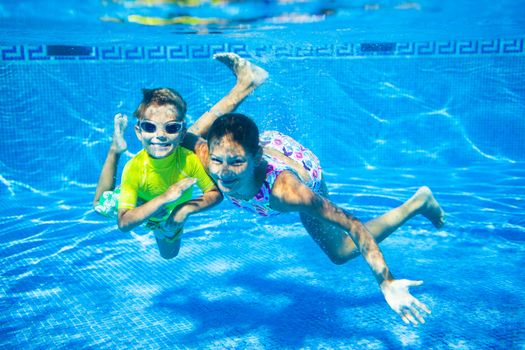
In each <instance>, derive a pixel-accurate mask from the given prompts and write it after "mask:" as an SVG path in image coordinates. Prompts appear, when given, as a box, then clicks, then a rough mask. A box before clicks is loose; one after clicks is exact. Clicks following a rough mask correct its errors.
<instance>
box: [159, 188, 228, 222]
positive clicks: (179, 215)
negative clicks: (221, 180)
mask: <svg viewBox="0 0 525 350" xmlns="http://www.w3.org/2000/svg"><path fill="white" fill-rule="evenodd" d="M222 199H223V196H222V193H221V192H220V191H219V190H218V189H217V188H216V187H213V188H212V189H211V190H209V191H207V192H205V193H204V194H203V195H202V196H200V197H198V198H195V199H192V200H190V201H187V202H184V203H181V204H179V205H178V206H177V207H176V208H175V209H173V211H172V212H171V214H170V216H169V218H168V219H167V220H166V224H165V226H166V229H168V230H169V231H172V232H176V231H177V230H176V229H177V228H178V227H181V226H183V225H184V222H185V221H186V219H187V218H188V217H189V216H190V215H193V214H196V213H199V212H201V211H203V210H206V209H209V208H211V207H213V206H214V205H217V204H219V203H220V202H221V201H222Z"/></svg>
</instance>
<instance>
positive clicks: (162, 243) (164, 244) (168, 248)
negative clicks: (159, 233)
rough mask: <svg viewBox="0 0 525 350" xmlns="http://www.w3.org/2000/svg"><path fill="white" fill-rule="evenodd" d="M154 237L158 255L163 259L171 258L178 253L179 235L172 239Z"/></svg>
mask: <svg viewBox="0 0 525 350" xmlns="http://www.w3.org/2000/svg"><path fill="white" fill-rule="evenodd" d="M155 238H156V240H157V246H158V247H159V252H160V256H162V257H163V258H164V259H173V258H174V257H176V256H177V255H178V254H179V250H180V241H181V239H180V237H179V238H178V239H175V240H173V241H171V240H166V239H164V238H158V237H155Z"/></svg>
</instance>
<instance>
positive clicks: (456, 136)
mask: <svg viewBox="0 0 525 350" xmlns="http://www.w3.org/2000/svg"><path fill="white" fill-rule="evenodd" d="M194 38H196V39H194V41H195V43H194V42H191V43H180V44H176V45H152V46H137V45H126V44H122V45H121V44H118V45H107V46H105V45H98V46H80V45H3V46H0V76H1V77H2V79H1V86H2V91H3V98H2V99H3V101H4V102H3V106H2V109H1V112H0V113H1V115H0V118H1V120H2V122H3V126H4V133H5V135H10V137H4V138H2V139H1V140H0V147H1V148H2V152H1V158H0V167H1V168H0V171H1V174H2V177H3V183H4V186H2V192H3V193H4V194H6V193H7V192H13V191H16V190H15V189H14V187H17V186H18V187H20V186H22V187H26V188H33V189H41V190H57V189H61V188H63V187H64V186H66V187H67V186H68V185H69V184H75V183H77V184H84V185H85V184H92V183H93V182H94V181H96V178H97V176H98V171H99V169H100V166H101V163H102V161H103V159H104V155H105V152H106V150H107V146H108V144H109V141H110V136H111V132H112V116H113V114H114V113H116V112H123V113H127V114H128V115H131V114H132V112H133V110H134V108H135V107H136V105H137V104H138V102H139V101H140V98H141V96H140V94H141V93H140V90H141V88H144V87H149V88H151V87H158V86H170V87H173V88H175V89H177V90H179V92H181V94H182V95H183V96H184V97H185V98H186V100H187V101H188V104H189V113H188V115H189V119H190V121H194V120H195V119H196V118H197V117H198V116H199V115H200V114H201V113H203V112H204V111H206V110H207V109H209V108H210V107H211V106H212V105H213V103H214V102H215V101H217V100H218V99H219V98H220V97H221V96H222V95H224V94H225V93H226V91H227V90H228V89H229V88H231V87H232V86H233V83H234V78H233V75H231V74H230V73H229V72H228V71H227V69H226V68H225V67H223V66H222V65H221V64H220V63H218V62H215V61H213V60H212V56H213V54H214V53H217V52H224V51H232V52H236V53H238V54H239V55H241V56H243V57H246V58H249V59H251V60H252V61H254V62H255V63H257V64H259V65H261V66H262V67H264V68H265V69H267V70H268V71H269V73H270V79H269V80H268V81H267V83H266V84H265V85H263V86H262V87H260V88H259V89H258V90H257V91H256V92H255V93H254V95H252V96H250V97H249V98H248V99H247V100H246V101H245V102H244V104H243V105H242V106H241V107H240V108H239V111H241V112H244V113H246V114H248V115H251V116H252V117H254V118H255V119H256V121H257V123H258V124H259V125H260V126H261V129H263V130H264V129H278V130H280V131H283V132H285V133H288V134H290V135H292V136H294V137H295V138H297V139H298V140H300V141H301V142H303V143H304V144H305V145H306V146H307V147H310V148H312V149H313V150H314V151H315V152H316V153H317V154H318V156H319V157H320V159H321V160H322V163H323V165H324V167H325V168H330V167H333V166H335V167H337V166H341V165H344V166H345V167H352V168H371V169H373V168H378V167H399V166H402V167H421V166H423V167H443V166H452V167H461V166H469V165H471V164H479V163H482V164H509V163H510V164H512V163H516V162H523V161H524V160H525V150H524V147H523V145H522V135H523V134H524V132H525V118H524V117H523V116H524V111H525V101H524V96H525V88H524V87H523V84H522V82H523V81H525V69H524V68H523V67H525V64H524V62H525V49H524V39H523V38H500V39H491V40H449V41H440V40H439V41H415V42H343V41H341V40H334V42H332V43H330V42H328V43H319V42H316V43H313V44H312V43H301V42H298V43H297V44H291V43H280V44H273V43H271V42H269V43H267V44H253V43H249V42H248V43H243V42H241V41H239V40H238V39H237V40H232V41H231V42H217V43H214V41H217V39H213V40H211V43H202V41H203V40H204V39H201V38H199V37H194ZM318 41H319V40H318ZM130 129H131V128H130ZM128 131H129V132H128V133H127V139H128V140H129V142H130V151H132V152H136V151H137V150H138V149H139V145H138V143H137V142H136V140H135V136H134V134H133V132H132V131H131V130H128Z"/></svg>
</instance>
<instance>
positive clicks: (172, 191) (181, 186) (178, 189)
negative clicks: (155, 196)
mask: <svg viewBox="0 0 525 350" xmlns="http://www.w3.org/2000/svg"><path fill="white" fill-rule="evenodd" d="M196 182H197V179H194V178H191V177H188V178H186V179H182V180H180V181H179V182H177V183H174V184H173V185H171V186H170V187H168V189H167V190H166V192H164V199H165V200H166V203H165V204H170V203H171V202H175V201H176V200H177V199H179V198H180V196H182V194H183V193H184V191H186V190H187V189H188V188H190V187H191V186H193V185H194V184H195V183H196Z"/></svg>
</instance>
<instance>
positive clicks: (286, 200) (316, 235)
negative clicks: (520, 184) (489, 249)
mask: <svg viewBox="0 0 525 350" xmlns="http://www.w3.org/2000/svg"><path fill="white" fill-rule="evenodd" d="M209 121H210V120H208V122H209ZM201 122H203V121H201ZM207 138H208V140H207V143H206V142H205V141H204V140H203V139H201V140H199V141H197V142H196V143H195V145H194V150H195V153H196V154H197V155H198V156H199V158H200V159H201V161H202V163H203V164H204V165H205V167H207V169H208V173H209V174H210V176H211V177H212V178H213V180H214V181H215V183H216V184H217V185H218V187H219V189H220V190H221V192H222V193H223V194H224V195H225V196H226V197H228V198H230V199H231V201H232V202H233V203H234V204H235V205H237V206H239V207H243V208H247V209H249V210H251V211H253V212H255V213H257V214H259V215H263V216H273V215H278V214H280V213H286V212H299V213H300V217H301V221H302V223H303V225H304V227H305V228H306V230H307V231H308V233H309V234H310V236H311V237H312V238H313V239H314V241H315V242H316V243H317V244H318V245H319V247H320V248H321V249H322V250H323V251H324V252H325V253H326V255H327V256H328V257H329V258H330V259H331V260H332V261H333V262H334V263H336V264H343V263H345V262H347V261H348V260H350V259H352V258H355V257H356V256H358V255H359V254H361V255H362V256H363V258H364V259H365V261H366V262H367V263H368V265H369V266H370V268H371V270H372V272H373V274H374V276H375V278H376V280H377V282H378V284H379V286H380V289H381V292H382V293H383V295H384V297H385V299H386V301H387V303H388V304H389V305H390V307H391V308H392V309H393V310H394V311H395V312H396V313H398V314H399V315H400V316H401V318H402V319H403V321H404V322H405V323H413V324H414V325H417V324H418V323H419V322H421V323H424V322H425V320H424V316H423V313H430V310H429V309H428V307H427V306H426V305H425V304H423V303H421V302H420V301H419V300H417V299H416V298H414V297H413V296H412V295H411V294H410V293H409V291H408V287H412V286H419V285H421V284H422V283H423V282H422V281H410V280H396V279H394V278H393V276H392V274H391V273H390V270H389V268H388V266H387V264H386V262H385V260H384V258H383V254H382V253H381V250H380V249H379V246H378V245H377V242H380V241H382V240H383V239H385V238H386V237H388V236H389V235H390V234H391V233H392V232H394V231H395V230H396V229H397V228H399V227H400V226H401V225H403V224H404V223H405V222H406V221H407V220H409V219H410V218H412V217H413V216H415V215H417V214H421V215H423V216H425V217H426V218H427V219H429V220H430V221H431V222H432V223H433V224H434V226H436V227H441V226H442V225H443V224H444V212H443V210H442V209H441V207H440V206H439V204H438V202H437V201H436V200H435V199H434V196H433V195H432V192H431V191H430V189H429V188H428V187H421V188H420V189H419V190H418V191H417V192H416V193H415V194H414V195H413V196H412V198H410V199H409V200H408V201H406V202H405V203H404V204H403V205H401V206H400V207H398V208H395V209H393V210H391V211H389V212H387V213H386V214H384V215H383V216H381V217H379V218H376V219H374V220H372V221H370V222H367V223H365V224H363V223H361V222H360V221H359V220H358V219H357V218H355V217H354V216H352V215H351V214H350V213H348V212H346V211H344V210H343V209H341V208H340V207H338V206H337V205H336V204H334V203H332V202H331V201H330V200H329V199H328V191H327V187H326V184H325V182H324V180H323V177H322V172H321V167H320V165H319V161H318V159H317V157H316V156H315V155H314V154H313V153H312V152H311V151H309V150H308V149H306V148H304V147H303V146H301V145H300V144H299V143H297V142H296V141H295V140H293V139H292V138H290V137H288V136H286V135H283V134H281V133H279V132H276V131H269V132H264V133H262V134H261V135H259V130H258V128H257V126H256V124H255V123H254V122H253V121H252V120H251V119H250V118H248V117H246V116H244V115H242V114H236V113H229V114H225V115H223V116H221V117H219V118H218V119H216V120H215V121H214V122H213V124H212V125H211V127H210V129H209V133H208V137H207Z"/></svg>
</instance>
